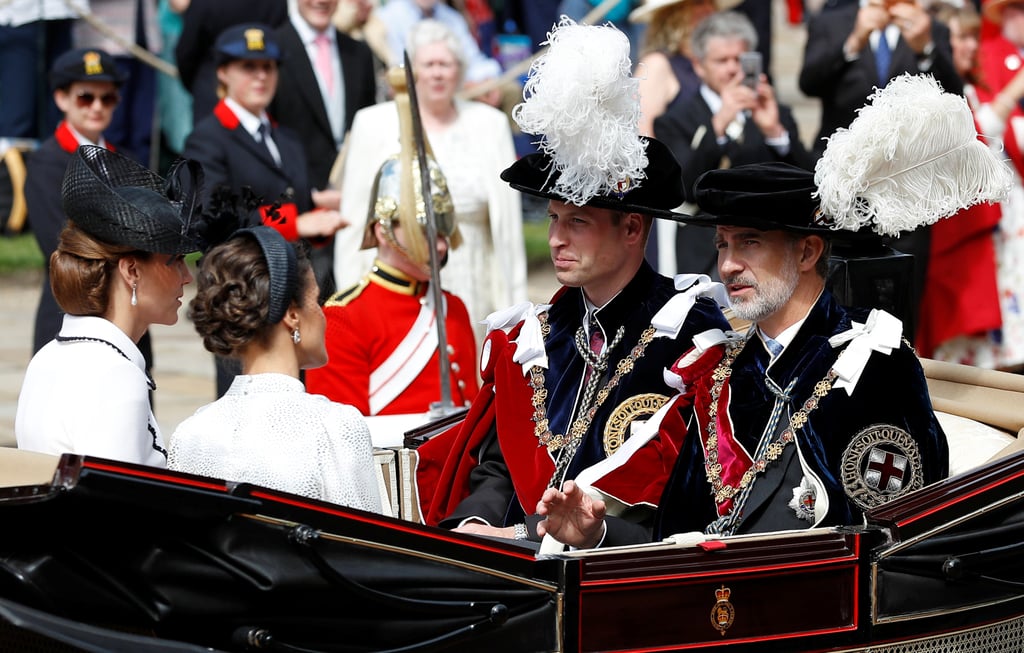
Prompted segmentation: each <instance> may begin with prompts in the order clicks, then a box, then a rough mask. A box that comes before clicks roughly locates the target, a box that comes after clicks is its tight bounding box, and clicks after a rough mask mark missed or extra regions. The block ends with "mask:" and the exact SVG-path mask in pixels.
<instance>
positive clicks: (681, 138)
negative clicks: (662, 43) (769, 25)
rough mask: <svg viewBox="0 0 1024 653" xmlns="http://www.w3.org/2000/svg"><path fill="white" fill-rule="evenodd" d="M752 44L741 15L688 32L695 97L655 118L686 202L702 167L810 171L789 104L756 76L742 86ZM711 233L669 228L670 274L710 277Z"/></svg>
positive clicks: (713, 268) (714, 19)
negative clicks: (782, 166)
mask: <svg viewBox="0 0 1024 653" xmlns="http://www.w3.org/2000/svg"><path fill="white" fill-rule="evenodd" d="M755 47H757V33H756V32H755V31H754V26H753V25H752V24H751V22H750V20H749V19H748V18H747V17H746V16H744V15H743V14H740V13H737V12H734V11H729V12H722V13H717V14H712V15H711V16H708V17H707V18H706V19H704V20H703V21H702V22H701V24H700V25H699V26H698V27H697V29H696V30H694V33H693V36H692V47H691V52H692V53H693V57H694V59H695V62H694V69H695V71H696V72H697V75H698V76H699V77H700V78H701V82H702V83H701V88H700V92H699V93H697V94H696V95H694V96H693V97H692V98H690V99H689V100H688V101H686V102H683V103H682V104H678V105H675V106H674V107H672V108H670V109H669V110H668V111H666V112H665V113H664V114H662V115H661V116H659V117H658V118H657V119H656V120H655V121H654V135H655V137H656V138H658V139H659V140H661V141H662V142H664V143H665V144H666V145H668V147H669V149H670V150H672V154H674V155H675V157H676V159H677V160H678V161H679V164H680V165H681V166H682V169H683V189H684V191H685V192H686V200H687V201H688V202H691V203H692V202H693V201H694V198H693V184H694V182H696V181H697V178H698V177H700V176H701V175H702V174H704V173H705V172H707V171H708V170H716V169H718V168H725V167H730V166H737V165H743V164H747V163H764V162H768V161H782V162H785V163H790V164H793V165H795V166H799V167H801V168H805V169H808V170H810V169H811V167H812V160H811V157H810V155H809V154H808V153H807V150H806V149H805V148H804V146H803V144H802V143H801V142H800V134H799V132H798V131H797V126H796V121H795V120H794V119H793V114H792V112H791V111H790V110H789V108H788V107H786V106H782V105H780V104H779V103H778V102H776V100H775V92H774V90H773V89H772V87H771V85H770V84H768V81H767V77H766V76H764V75H761V78H760V79H754V80H752V81H751V82H750V83H749V84H747V83H744V74H743V70H742V68H741V65H740V57H741V56H742V54H743V53H745V52H749V51H752V50H753V49H754V48H755ZM711 236H712V234H711V231H710V230H709V229H702V228H700V227H691V226H685V227H682V228H680V229H678V230H677V231H676V270H678V271H679V272H698V273H702V274H707V275H708V276H711V277H715V278H717V276H718V266H717V262H716V261H717V255H716V252H715V248H714V246H713V244H712V242H711Z"/></svg>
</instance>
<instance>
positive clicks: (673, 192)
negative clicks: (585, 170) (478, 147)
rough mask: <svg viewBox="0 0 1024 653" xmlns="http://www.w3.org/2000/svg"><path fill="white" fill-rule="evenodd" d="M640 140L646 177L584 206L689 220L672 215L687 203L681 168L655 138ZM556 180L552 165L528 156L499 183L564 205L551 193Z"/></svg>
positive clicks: (546, 159)
mask: <svg viewBox="0 0 1024 653" xmlns="http://www.w3.org/2000/svg"><path fill="white" fill-rule="evenodd" d="M641 138H642V139H643V140H644V141H646V143H647V150H646V151H647V167H646V168H644V173H645V174H646V175H647V177H646V178H645V179H643V180H641V181H640V184H639V185H636V186H634V187H633V188H631V189H629V190H628V191H626V192H625V193H623V194H622V195H621V196H619V195H618V194H615V195H597V196H595V197H593V198H591V199H590V200H589V201H588V202H587V206H596V207H598V208H602V209H611V210H612V211H625V212H627V213H643V214H646V215H651V216H654V217H656V218H664V219H668V220H675V221H677V222H678V221H683V219H684V218H686V219H688V218H689V216H687V215H684V214H682V213H677V212H675V211H673V209H675V208H677V207H678V206H680V205H681V204H682V203H683V202H684V201H685V199H686V196H685V194H684V193H683V178H682V168H680V167H679V163H678V162H677V161H676V158H675V157H674V156H672V152H671V151H670V150H669V149H668V147H666V146H665V144H664V143H662V142H661V141H659V140H657V139H654V138H647V137H641ZM558 177H559V172H558V171H557V170H555V169H554V162H553V161H552V160H551V157H549V156H548V155H546V154H544V153H535V154H528V155H526V156H524V157H523V158H521V159H519V160H518V161H516V162H515V163H513V164H512V165H511V166H509V167H508V168H505V169H504V170H503V171H502V172H501V179H502V180H503V181H506V182H508V185H509V186H511V187H512V188H514V189H516V190H518V191H521V192H523V193H526V194H528V195H533V196H535V197H543V198H545V199H552V200H559V201H562V202H565V201H567V200H566V198H565V197H563V196H562V195H560V194H559V193H558V192H556V191H555V190H554V188H555V184H556V183H557V182H558Z"/></svg>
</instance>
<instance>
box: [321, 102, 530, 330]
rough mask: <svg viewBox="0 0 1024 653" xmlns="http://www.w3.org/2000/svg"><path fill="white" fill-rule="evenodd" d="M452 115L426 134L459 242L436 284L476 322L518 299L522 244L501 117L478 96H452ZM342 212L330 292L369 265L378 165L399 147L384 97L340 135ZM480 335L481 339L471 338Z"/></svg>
mask: <svg viewBox="0 0 1024 653" xmlns="http://www.w3.org/2000/svg"><path fill="white" fill-rule="evenodd" d="M455 107H456V110H457V111H458V118H457V119H456V120H455V122H454V123H452V124H451V125H450V126H449V127H448V128H447V129H444V130H442V131H440V132H429V133H428V134H427V138H428V139H429V140H430V146H431V148H432V149H433V152H434V157H435V158H436V159H437V163H438V165H439V166H440V167H441V171H442V172H443V173H444V175H445V179H447V181H448V189H449V191H450V192H451V195H452V201H453V202H454V204H455V215H456V218H457V219H458V223H459V229H460V230H461V232H462V237H463V243H462V246H461V247H459V248H458V249H456V250H454V251H452V252H451V253H450V254H449V255H448V264H447V265H446V266H445V268H444V269H443V270H442V272H441V285H442V286H443V287H444V289H445V290H447V291H449V292H451V293H453V294H454V295H456V296H458V297H459V299H461V300H462V301H463V302H464V303H465V304H466V309H467V310H468V311H469V317H470V320H472V321H473V323H474V327H475V328H476V329H477V335H478V336H480V335H482V334H483V329H482V327H480V325H479V324H477V323H478V322H479V321H480V320H482V319H484V318H485V317H487V316H488V315H489V314H490V313H492V312H493V311H495V310H497V309H499V308H504V307H506V306H511V305H512V304H517V303H519V302H523V301H526V295H527V293H526V249H525V246H524V244H523V211H522V204H521V199H520V195H519V192H518V191H516V190H513V189H512V188H511V187H510V186H509V185H508V184H506V183H505V182H503V181H502V180H501V178H500V177H499V175H500V174H501V171H502V170H504V169H505V168H507V167H508V166H510V165H512V164H513V163H514V162H515V159H516V155H515V148H514V147H513V145H512V132H511V128H510V127H509V123H508V117H507V116H506V115H505V114H504V113H502V112H501V111H498V110H497V109H495V108H494V107H490V106H487V105H486V104H482V103H480V102H463V101H458V100H457V101H456V103H455ZM346 148H347V154H346V161H345V170H344V174H343V175H342V182H341V194H342V205H341V212H342V215H343V216H344V217H345V218H346V219H347V220H348V221H349V222H350V223H351V224H352V226H350V227H348V228H346V229H342V230H341V231H339V232H338V233H337V234H336V235H335V237H334V243H335V245H334V278H335V280H336V282H337V286H338V290H345V289H346V288H348V287H350V286H352V285H354V284H355V283H357V282H358V281H359V280H360V279H361V278H362V277H363V275H365V274H366V273H367V272H369V270H370V266H371V265H372V264H373V259H374V256H375V255H376V250H375V249H369V250H360V249H359V246H360V244H361V242H362V239H363V229H364V227H365V225H366V218H367V214H368V211H369V208H370V202H372V201H374V200H375V199H376V198H372V197H370V191H371V189H372V187H373V179H374V177H375V176H376V174H377V170H378V169H379V168H380V165H381V164H382V163H384V161H385V160H387V158H388V157H390V156H391V155H394V154H397V153H398V151H399V144H398V110H397V109H396V108H395V103H394V102H385V103H382V104H377V105H374V106H372V107H367V108H365V109H362V110H360V111H359V112H358V113H357V114H356V115H355V118H354V121H353V123H352V131H351V132H350V133H349V136H348V140H347V141H346ZM478 339H481V340H482V338H478Z"/></svg>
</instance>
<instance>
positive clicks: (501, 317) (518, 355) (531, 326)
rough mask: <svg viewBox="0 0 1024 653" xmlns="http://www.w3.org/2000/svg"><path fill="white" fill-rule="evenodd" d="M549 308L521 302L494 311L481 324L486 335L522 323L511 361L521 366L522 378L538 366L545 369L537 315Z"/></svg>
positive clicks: (548, 306)
mask: <svg viewBox="0 0 1024 653" xmlns="http://www.w3.org/2000/svg"><path fill="white" fill-rule="evenodd" d="M550 307H551V305H550V304H541V305H540V306H537V305H535V304H533V303H531V302H521V303H519V304H516V305H514V306H509V307H508V308H503V309H500V310H497V311H494V312H493V313H491V314H490V315H488V316H487V317H486V318H484V320H483V323H484V324H486V325H487V333H490V332H491V331H494V330H495V329H511V328H512V327H514V326H515V325H517V324H519V323H520V322H522V323H523V327H522V329H520V330H519V336H518V337H517V338H516V350H515V352H514V353H513V355H512V360H513V361H515V362H516V363H519V364H520V365H522V366H523V376H526V375H527V374H529V373H530V368H532V367H533V366H534V365H540V366H541V367H543V368H545V369H547V366H548V354H547V351H546V350H545V349H544V335H543V334H542V333H541V331H540V320H539V319H538V318H537V315H538V314H540V313H543V312H544V311H546V310H548V309H549V308H550Z"/></svg>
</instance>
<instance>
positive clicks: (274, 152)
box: [224, 97, 281, 166]
mask: <svg viewBox="0 0 1024 653" xmlns="http://www.w3.org/2000/svg"><path fill="white" fill-rule="evenodd" d="M224 104H226V105H228V108H229V109H231V113H233V114H235V117H236V118H238V122H239V124H241V125H242V129H244V130H245V131H247V132H249V135H250V136H252V138H253V140H254V141H256V142H257V143H259V142H260V141H262V140H263V135H262V134H260V125H266V127H267V136H266V138H267V149H268V150H270V155H271V156H272V157H274V161H275V162H276V163H277V165H279V166H280V165H281V152H280V150H278V149H277V144H276V143H274V139H273V137H271V135H270V116H268V115H267V112H266V111H264V112H262V113H260V115H258V116H257V115H255V114H253V113H252V112H251V111H249V110H248V109H246V108H245V107H243V106H242V105H241V104H239V103H238V102H235V101H234V100H232V99H231V98H229V97H226V98H224Z"/></svg>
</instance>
